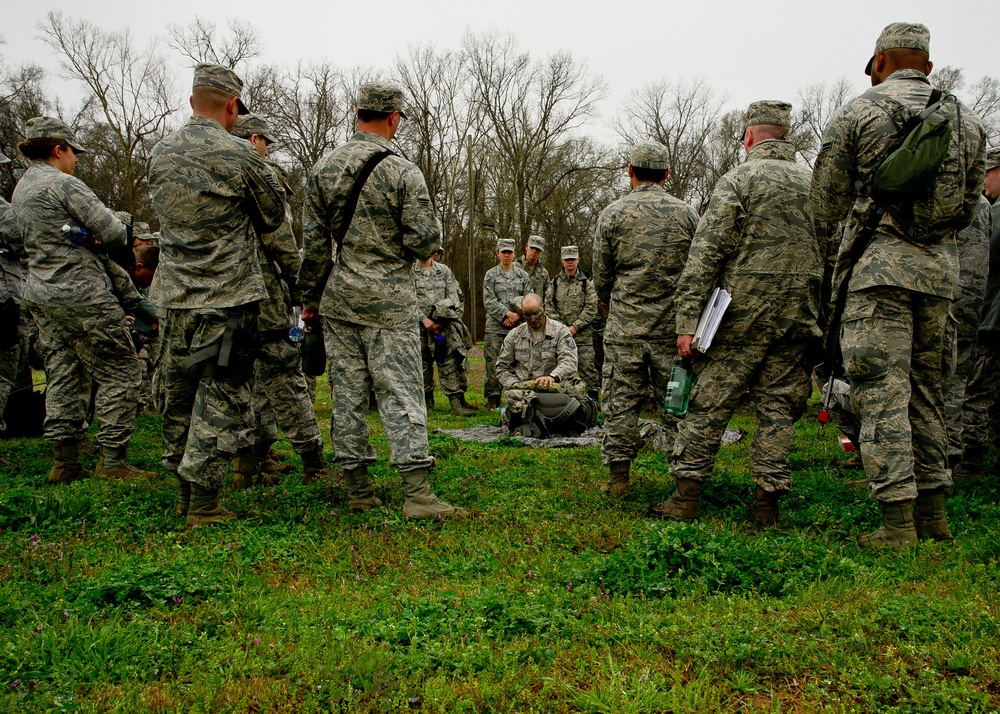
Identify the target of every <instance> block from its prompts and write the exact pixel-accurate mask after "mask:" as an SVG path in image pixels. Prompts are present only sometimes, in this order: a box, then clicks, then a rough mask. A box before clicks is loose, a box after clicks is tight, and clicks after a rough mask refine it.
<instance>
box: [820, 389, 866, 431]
mask: <svg viewBox="0 0 1000 714" xmlns="http://www.w3.org/2000/svg"><path fill="white" fill-rule="evenodd" d="M823 398H824V399H825V398H826V384H824V385H823ZM830 419H831V420H832V421H833V424H834V426H836V427H837V428H838V429H840V433H842V434H843V435H844V436H846V437H847V438H848V439H850V440H851V443H852V444H854V446H855V447H857V446H858V444H859V442H860V439H861V422H860V421H858V417H857V415H856V414H855V413H854V412H853V411H851V385H849V384H848V383H847V382H845V381H843V380H842V379H835V380H834V381H833V397H832V398H831V399H830Z"/></svg>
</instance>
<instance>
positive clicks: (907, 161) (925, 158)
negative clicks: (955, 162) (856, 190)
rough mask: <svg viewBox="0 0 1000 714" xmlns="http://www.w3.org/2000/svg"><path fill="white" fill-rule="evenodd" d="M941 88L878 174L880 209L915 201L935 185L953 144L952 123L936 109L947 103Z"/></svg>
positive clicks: (910, 124) (875, 193)
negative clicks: (939, 170) (935, 180)
mask: <svg viewBox="0 0 1000 714" xmlns="http://www.w3.org/2000/svg"><path fill="white" fill-rule="evenodd" d="M944 100H945V98H944V94H943V93H942V92H941V90H940V89H935V90H934V91H933V92H931V96H930V98H929V99H928V100H927V106H926V107H925V108H924V110H923V111H922V112H920V113H919V114H915V115H913V116H911V117H910V118H909V119H908V120H907V121H906V122H905V123H904V124H903V127H902V131H901V132H900V136H901V137H902V141H901V142H900V143H899V145H898V146H897V147H895V148H894V149H893V150H892V151H891V152H890V153H889V155H888V156H887V157H886V158H885V160H884V161H883V162H882V164H881V165H880V166H879V167H878V170H877V171H876V172H875V179H874V181H873V182H872V189H871V197H872V200H874V201H875V202H876V203H877V204H879V205H880V206H891V205H893V204H897V203H902V202H907V201H913V200H914V199H915V198H918V197H919V196H920V195H921V194H922V193H924V192H925V191H926V190H927V189H928V188H930V186H931V185H932V184H933V183H934V179H935V177H936V176H937V173H938V169H940V168H941V164H942V163H944V160H945V158H946V157H947V156H948V148H949V147H950V145H951V120H950V119H949V118H948V117H947V116H944V114H943V113H939V112H938V111H937V110H938V109H939V108H941V106H942V105H943V104H944Z"/></svg>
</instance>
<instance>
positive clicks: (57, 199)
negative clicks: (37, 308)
mask: <svg viewBox="0 0 1000 714" xmlns="http://www.w3.org/2000/svg"><path fill="white" fill-rule="evenodd" d="M11 206H12V209H13V210H14V211H15V212H16V217H17V220H18V223H19V226H20V229H21V235H22V236H23V239H24V249H25V251H26V252H27V254H28V278H27V282H26V289H25V298H26V299H27V300H29V301H31V302H34V303H36V304H38V305H44V306H51V307H59V306H70V307H72V306H74V305H96V304H100V303H108V302H113V301H114V296H113V294H112V284H111V278H110V277H109V276H108V272H107V270H106V269H105V264H104V260H103V259H104V256H103V255H101V254H99V253H98V252H97V251H96V250H94V249H91V248H90V247H87V246H82V245H81V246H78V245H73V243H71V242H70V239H69V236H68V235H67V234H65V233H63V230H62V228H63V226H65V225H69V226H72V227H75V228H85V229H86V230H87V231H89V232H90V233H91V235H93V236H94V237H96V238H99V239H100V240H101V243H102V245H103V246H104V247H106V248H113V247H119V246H122V245H125V242H126V240H127V232H126V230H125V226H124V225H123V224H122V222H121V221H119V220H118V219H117V218H116V217H115V214H114V213H112V212H111V211H110V210H109V209H108V208H107V207H106V206H105V205H104V204H103V203H101V201H100V199H99V198H97V196H95V195H94V192H93V191H91V190H90V189H89V188H88V187H87V185H86V184H85V183H83V181H81V180H80V179H78V178H75V177H73V176H70V175H69V174H64V173H63V172H62V171H60V170H59V169H57V168H56V167H55V166H53V165H51V164H49V163H48V162H46V161H32V162H31V166H29V167H28V170H27V171H26V172H25V173H24V176H22V177H21V180H20V181H19V182H18V184H17V187H16V188H15V189H14V195H13V197H12V202H11Z"/></svg>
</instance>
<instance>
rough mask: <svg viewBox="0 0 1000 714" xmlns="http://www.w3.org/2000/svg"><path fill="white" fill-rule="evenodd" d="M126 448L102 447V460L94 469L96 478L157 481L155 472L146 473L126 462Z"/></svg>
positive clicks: (157, 475)
mask: <svg viewBox="0 0 1000 714" xmlns="http://www.w3.org/2000/svg"><path fill="white" fill-rule="evenodd" d="M125 453H126V448H125V447H113V446H104V445H102V446H101V458H100V459H98V461H97V466H96V467H94V478H106V479H115V480H118V481H134V480H136V479H150V480H152V479H157V478H159V477H160V475H159V474H158V473H156V472H155V471H146V470H145V469H140V468H138V467H136V466H133V465H132V464H130V463H129V462H128V461H126V460H125Z"/></svg>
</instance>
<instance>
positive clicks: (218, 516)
mask: <svg viewBox="0 0 1000 714" xmlns="http://www.w3.org/2000/svg"><path fill="white" fill-rule="evenodd" d="M235 519H236V514H235V513H232V512H230V511H227V510H226V509H225V508H223V507H222V506H220V505H219V490H218V489H216V488H205V487H204V486H201V485H199V484H196V483H192V484H191V501H190V506H189V507H188V512H187V525H188V526H189V527H193V526H210V525H212V524H213V523H225V522H226V521H232V520H235Z"/></svg>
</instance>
